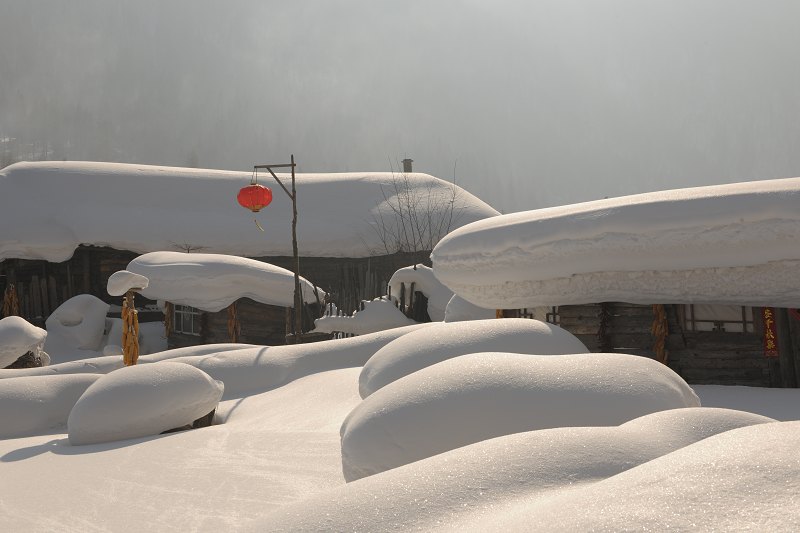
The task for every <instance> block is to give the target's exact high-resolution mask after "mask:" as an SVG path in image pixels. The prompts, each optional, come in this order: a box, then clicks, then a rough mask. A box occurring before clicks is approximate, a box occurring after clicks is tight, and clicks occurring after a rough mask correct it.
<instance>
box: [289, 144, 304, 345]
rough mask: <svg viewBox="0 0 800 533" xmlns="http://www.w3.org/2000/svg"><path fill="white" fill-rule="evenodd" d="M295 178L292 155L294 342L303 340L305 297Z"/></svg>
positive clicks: (297, 342)
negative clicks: (302, 290) (302, 286)
mask: <svg viewBox="0 0 800 533" xmlns="http://www.w3.org/2000/svg"><path fill="white" fill-rule="evenodd" d="M294 180H295V176H294V154H292V254H294V255H293V257H294V342H295V344H300V342H301V341H302V338H303V296H302V292H301V290H300V254H299V252H298V250H297V188H296V187H295V181H294Z"/></svg>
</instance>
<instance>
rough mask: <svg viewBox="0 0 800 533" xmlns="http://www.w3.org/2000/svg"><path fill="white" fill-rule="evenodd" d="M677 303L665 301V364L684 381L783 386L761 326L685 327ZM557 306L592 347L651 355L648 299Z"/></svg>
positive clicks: (798, 328)
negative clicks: (742, 330) (741, 330)
mask: <svg viewBox="0 0 800 533" xmlns="http://www.w3.org/2000/svg"><path fill="white" fill-rule="evenodd" d="M679 307H680V306H676V305H668V306H665V310H666V314H667V321H668V325H669V334H668V336H667V340H666V347H667V350H668V354H669V355H668V364H669V366H670V368H672V369H673V370H675V372H677V373H678V374H679V375H680V376H681V377H683V378H684V379H685V380H686V381H687V382H688V383H693V384H720V385H749V386H758V387H769V386H781V385H780V368H779V367H776V365H775V362H774V361H771V360H770V359H768V358H766V357H765V356H764V348H763V337H762V335H763V331H760V330H759V327H756V331H755V332H750V333H734V332H724V331H684V328H683V324H682V323H681V316H680V313H679V309H678V308H679ZM558 312H559V318H560V325H561V327H563V328H564V329H566V330H567V331H569V332H571V333H572V334H573V335H575V336H576V337H578V338H579V339H580V340H581V341H582V342H583V343H584V344H585V345H586V347H587V348H589V349H590V350H591V351H593V352H601V351H611V352H614V353H628V354H633V355H641V356H644V357H650V358H655V354H654V351H653V347H654V344H655V339H654V338H653V335H652V333H651V327H652V324H653V310H652V306H650V305H634V304H628V303H620V302H613V303H604V304H589V305H569V306H561V307H559V308H558ZM756 312H757V311H756ZM758 323H759V321H758V320H756V324H757V325H758ZM794 334H795V335H796V336H797V342H800V325H795V329H794ZM795 346H800V344H796V345H795Z"/></svg>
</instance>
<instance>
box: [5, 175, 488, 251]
mask: <svg viewBox="0 0 800 533" xmlns="http://www.w3.org/2000/svg"><path fill="white" fill-rule="evenodd" d="M250 177H251V173H249V172H230V171H221V170H205V169H190V168H174V167H160V166H149V165H134V164H120V163H92V162H72V161H65V162H38V163H17V164H14V165H11V166H9V167H7V168H6V169H4V170H2V171H0V260H2V259H6V258H20V259H46V260H49V261H54V262H59V261H64V260H66V259H68V258H70V257H71V256H72V253H73V252H74V250H75V248H76V247H77V246H79V245H80V244H90V245H96V246H110V247H113V248H116V249H122V250H131V251H134V252H137V253H146V252H153V251H158V250H187V249H190V248H191V249H195V250H198V251H205V252H214V253H225V254H233V255H240V256H247V257H264V256H289V255H292V245H291V220H292V205H291V200H290V199H289V197H288V196H287V195H286V194H284V192H283V191H282V190H281V189H280V187H279V186H278V184H277V183H275V182H274V180H273V179H272V178H271V177H267V176H264V175H263V174H262V175H261V177H260V180H259V182H260V183H263V184H264V185H266V186H268V187H270V188H272V189H273V201H272V204H271V205H270V206H268V207H266V208H265V209H263V210H262V211H261V212H260V213H258V214H256V215H255V217H256V218H257V219H258V221H259V223H260V224H261V226H262V227H263V228H264V230H265V231H263V232H262V231H260V230H259V229H258V228H257V227H256V225H255V224H254V223H253V218H254V215H253V213H251V212H250V211H247V210H246V209H244V208H242V207H241V206H239V205H238V203H237V201H236V195H237V193H238V192H239V189H240V188H241V187H244V186H245V185H248V184H249V183H250ZM279 177H286V175H285V174H279ZM398 179H400V180H401V182H400V183H398ZM284 182H285V184H287V186H288V185H289V183H290V179H289V178H288V177H287V179H286V180H285V181H284ZM395 185H399V189H400V192H401V194H399V195H398V194H396V193H397V189H398V188H396V187H395ZM406 185H408V189H403V187H405V186H406ZM453 187H455V191H456V194H455V199H454V202H455V203H454V204H451V203H450V202H449V200H450V199H452V197H453V190H454V189H453ZM403 190H410V193H411V194H410V195H408V194H406V195H405V196H403V194H402V192H403ZM409 196H410V197H412V198H415V199H419V201H420V202H424V205H421V206H420V207H421V208H425V209H432V210H433V211H434V212H433V213H432V214H433V216H434V218H437V217H438V218H444V217H445V216H447V215H449V211H448V210H449V209H450V206H451V205H453V206H454V210H453V211H454V213H455V215H456V216H455V217H454V220H453V221H452V225H451V227H458V226H460V225H463V224H467V223H469V222H473V221H475V220H480V219H483V218H486V217H490V216H494V215H497V214H498V213H497V211H495V210H494V209H493V208H491V207H490V206H489V205H487V204H486V203H484V202H483V201H481V200H479V199H478V198H476V197H475V196H473V195H472V194H470V193H468V192H466V191H464V190H463V189H461V188H459V187H457V186H454V185H452V184H450V183H447V182H445V181H442V180H440V179H438V178H434V177H433V176H429V175H427V174H420V173H413V174H393V173H386V172H384V173H347V174H298V175H297V206H298V213H299V217H298V229H297V231H298V237H297V241H298V246H299V249H300V254H301V255H304V256H318V257H366V256H369V255H370V253H371V252H375V251H377V250H382V249H383V248H384V246H383V242H382V239H381V238H380V236H379V233H380V231H378V230H379V229H380V228H379V225H380V220H381V217H383V220H384V223H386V222H387V221H390V219H392V217H393V209H392V208H393V207H396V206H397V205H399V204H398V202H401V201H405V200H407V199H408V197H409ZM415 201H416V200H415ZM425 215H426V216H427V213H425Z"/></svg>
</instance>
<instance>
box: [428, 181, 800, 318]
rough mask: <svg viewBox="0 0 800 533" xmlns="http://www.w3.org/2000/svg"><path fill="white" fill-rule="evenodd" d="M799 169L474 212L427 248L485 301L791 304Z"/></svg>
mask: <svg viewBox="0 0 800 533" xmlns="http://www.w3.org/2000/svg"><path fill="white" fill-rule="evenodd" d="M799 205H800V178H789V179H781V180H769V181H755V182H747V183H736V184H728V185H717V186H711V187H698V188H690V189H679V190H672V191H661V192H654V193H648V194H639V195H635V196H626V197H622V198H612V199H607V200H598V201H594V202H587V203H582V204H575V205H567V206H562V207H554V208H549V209H540V210H536V211H526V212H522V213H513V214H509V215H502V216H498V217H494V218H492V219H487V220H481V221H478V222H475V223H472V224H469V225H467V226H464V227H461V228H459V229H457V230H455V231H453V232H452V233H450V234H449V235H447V236H446V237H445V238H443V239H442V240H441V241H440V242H439V244H438V245H437V246H436V248H435V249H434V251H433V253H432V259H433V268H434V272H435V274H436V277H437V278H439V279H440V280H441V281H442V282H443V283H444V284H445V285H447V286H448V287H449V288H450V289H452V290H453V291H454V292H455V293H456V294H458V295H459V296H461V297H463V298H464V299H466V300H468V301H470V302H472V303H474V304H476V305H479V306H481V307H486V308H512V309H513V308H518V307H533V306H537V305H562V304H576V303H589V302H603V301H626V302H631V303H641V304H647V303H692V302H705V303H719V304H736V305H755V306H760V305H775V306H782V307H797V306H800V284H798V283H797V279H798V274H797V272H798V267H800V209H798V206H799Z"/></svg>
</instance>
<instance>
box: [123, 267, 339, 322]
mask: <svg viewBox="0 0 800 533" xmlns="http://www.w3.org/2000/svg"><path fill="white" fill-rule="evenodd" d="M128 270H129V271H130V272H133V273H136V274H139V275H141V276H144V277H146V278H147V279H148V280H149V285H148V286H147V288H145V289H142V291H141V294H142V295H143V296H144V297H146V298H150V299H151V300H166V301H168V302H172V303H174V304H179V305H189V306H191V307H196V308H198V309H202V310H204V311H211V312H216V311H220V310H222V309H224V308H226V307H228V306H229V305H230V304H232V303H233V302H235V301H236V300H238V299H239V298H250V299H251V300H255V301H257V302H261V303H264V304H268V305H277V306H281V307H292V306H293V305H294V273H292V272H290V271H288V270H286V269H285V268H281V267H277V266H275V265H270V264H269V263H264V262H261V261H256V260H254V259H246V258H243V257H235V256H232V255H220V254H195V253H191V254H187V253H182V252H152V253H149V254H144V255H141V256H139V257H137V258H136V259H134V260H133V261H131V262H130V263H128ZM109 281H110V280H109ZM300 286H301V288H302V291H303V300H304V301H305V302H316V301H317V296H316V295H315V294H314V286H313V285H312V284H311V283H309V282H308V281H306V280H305V279H304V278H300ZM318 295H319V298H320V300H321V299H322V298H323V297H324V296H325V293H324V292H322V291H321V290H319V291H318Z"/></svg>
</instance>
